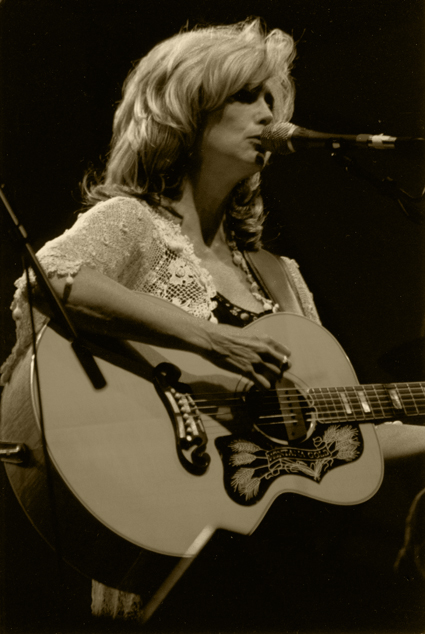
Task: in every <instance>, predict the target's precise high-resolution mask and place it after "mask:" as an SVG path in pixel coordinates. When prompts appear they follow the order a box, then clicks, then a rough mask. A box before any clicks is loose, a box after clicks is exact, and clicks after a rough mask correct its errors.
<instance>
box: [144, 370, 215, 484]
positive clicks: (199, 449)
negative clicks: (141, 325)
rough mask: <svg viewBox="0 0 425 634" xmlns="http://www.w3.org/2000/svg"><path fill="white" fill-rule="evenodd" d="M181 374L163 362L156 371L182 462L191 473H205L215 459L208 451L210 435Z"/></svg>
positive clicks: (155, 377) (156, 382)
mask: <svg viewBox="0 0 425 634" xmlns="http://www.w3.org/2000/svg"><path fill="white" fill-rule="evenodd" d="M180 376H181V372H180V370H179V368H178V367H177V366H175V365H173V364H172V363H160V364H159V365H158V366H157V367H156V368H155V371H154V384H155V387H156V390H157V392H158V394H159V396H160V397H161V400H162V402H163V403H164V405H165V406H166V408H167V411H168V414H169V416H170V419H171V422H172V424H173V428H174V434H175V438H176V447H177V454H178V456H179V459H180V462H181V463H182V465H183V467H184V468H185V469H187V471H189V473H192V474H193V475H203V474H204V473H205V472H206V470H207V469H208V466H209V464H210V462H211V458H210V456H209V455H208V454H207V453H205V450H206V448H207V442H208V438H207V435H206V433H205V429H204V426H203V424H202V421H201V417H200V414H199V411H198V408H197V406H196V403H195V402H194V400H193V398H192V395H191V393H190V387H189V386H188V385H186V384H185V383H180V382H179V378H180Z"/></svg>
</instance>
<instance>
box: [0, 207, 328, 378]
mask: <svg viewBox="0 0 425 634" xmlns="http://www.w3.org/2000/svg"><path fill="white" fill-rule="evenodd" d="M37 257H38V259H39V261H40V263H41V265H42V266H43V268H44V269H45V271H46V272H47V275H48V276H50V277H52V276H53V275H58V276H60V277H61V276H62V277H66V278H69V279H68V282H69V283H72V279H73V277H75V275H76V274H77V273H78V271H79V270H80V268H81V267H82V266H89V267H92V268H95V269H97V270H98V271H100V272H101V273H103V274H105V275H107V276H108V277H110V278H112V279H114V280H115V281H117V282H119V283H121V284H123V285H124V286H126V287H127V288H129V289H131V290H133V291H136V292H137V291H138V292H144V293H150V294H152V295H155V296H157V297H160V298H163V299H166V300H168V301H170V302H172V303H173V304H175V305H177V306H179V307H180V308H182V309H184V310H186V311H187V312H188V313H190V314H191V315H194V316H195V317H199V318H201V319H212V320H214V317H213V316H212V310H213V309H214V308H215V302H214V296H215V295H216V289H215V287H214V283H213V280H212V278H211V276H210V274H209V273H208V271H207V270H206V269H205V268H203V267H202V266H201V262H200V260H199V259H198V258H197V257H196V256H195V254H194V250H193V246H192V244H191V242H190V241H189V239H188V238H187V237H186V236H184V235H183V234H182V232H181V230H180V225H179V222H178V219H177V218H175V217H174V216H173V215H172V214H171V213H170V212H168V211H166V210H165V209H163V208H162V207H160V208H158V209H155V208H152V207H150V206H149V205H148V204H147V203H146V202H142V201H140V200H137V199H135V198H129V197H124V196H120V197H116V198H112V199H110V200H107V201H105V202H101V203H98V204H97V205H95V206H94V207H92V208H91V209H90V210H89V211H87V212H85V213H83V214H80V215H79V217H78V220H77V221H76V223H75V224H74V226H73V227H72V228H71V229H69V230H67V231H65V233H64V234H62V235H61V236H59V237H58V238H55V239H54V240H52V241H50V242H47V243H46V244H45V245H44V247H43V248H42V249H41V250H40V251H39V252H38V254H37ZM285 261H286V264H287V266H288V270H289V272H290V274H291V275H292V277H293V280H294V283H295V285H296V287H297V289H298V291H299V296H300V300H301V303H302V308H303V311H304V314H305V315H306V316H308V317H310V318H312V319H314V320H316V321H318V317H317V312H316V310H315V307H314V303H313V299H312V296H311V294H310V292H309V291H308V288H307V286H306V284H305V282H304V280H303V278H302V277H301V274H300V273H299V270H298V267H297V265H296V263H295V262H294V261H293V260H289V259H288V258H285ZM15 285H16V287H17V290H16V292H15V296H14V299H13V303H12V306H11V309H12V314H13V318H14V320H15V322H16V335H17V338H16V344H15V347H14V348H13V350H12V353H11V355H10V356H9V358H8V359H7V360H6V362H5V363H4V364H3V366H2V368H1V372H2V379H1V380H2V383H6V382H7V381H8V380H9V379H10V376H11V374H12V371H13V369H14V368H15V366H16V364H17V362H18V360H19V359H20V358H21V357H22V355H23V354H24V353H25V352H26V350H27V349H28V347H29V346H30V343H31V328H30V319H29V310H28V303H27V300H26V281H25V277H24V276H22V277H21V278H19V279H18V280H17V281H16V282H15ZM45 320H46V318H45V317H44V316H43V315H42V314H41V313H39V312H38V311H36V315H35V321H36V328H37V330H39V329H40V328H41V327H42V325H43V323H44V322H45Z"/></svg>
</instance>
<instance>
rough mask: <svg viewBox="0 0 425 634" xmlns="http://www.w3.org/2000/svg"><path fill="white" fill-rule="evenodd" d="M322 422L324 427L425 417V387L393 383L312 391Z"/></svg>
mask: <svg viewBox="0 0 425 634" xmlns="http://www.w3.org/2000/svg"><path fill="white" fill-rule="evenodd" d="M309 394H310V395H311V396H312V397H313V405H314V407H315V408H316V411H317V414H318V418H319V420H320V421H321V422H323V423H338V422H339V421H341V422H344V421H349V420H353V421H354V420H355V421H359V422H361V421H367V420H385V419H391V418H394V417H395V416H400V415H401V414H405V415H406V416H415V415H419V414H425V383H423V382H417V383H390V384H388V385H384V384H370V385H349V386H346V387H321V388H312V389H311V390H309Z"/></svg>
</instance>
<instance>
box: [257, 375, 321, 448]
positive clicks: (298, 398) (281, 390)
mask: <svg viewBox="0 0 425 634" xmlns="http://www.w3.org/2000/svg"><path fill="white" fill-rule="evenodd" d="M249 401H251V402H248V404H249V406H253V407H254V408H255V410H256V414H257V416H256V418H257V423H256V424H255V425H254V428H255V429H256V430H257V431H259V432H260V433H262V434H263V435H264V436H266V437H267V438H269V439H270V440H272V441H274V442H277V443H280V444H285V445H287V444H290V443H291V441H295V440H297V441H300V440H301V441H302V440H304V439H306V438H309V437H310V436H311V434H312V433H313V431H314V429H315V426H316V425H315V423H316V416H315V409H314V407H312V406H311V405H310V404H309V402H308V401H307V399H306V397H305V396H304V394H303V393H302V392H301V391H300V390H299V389H298V388H297V387H296V386H295V385H294V384H293V383H292V381H289V380H287V379H282V380H281V381H280V382H279V384H277V385H276V388H275V389H273V390H269V391H268V392H266V393H260V392H255V393H254V392H251V393H250V396H249Z"/></svg>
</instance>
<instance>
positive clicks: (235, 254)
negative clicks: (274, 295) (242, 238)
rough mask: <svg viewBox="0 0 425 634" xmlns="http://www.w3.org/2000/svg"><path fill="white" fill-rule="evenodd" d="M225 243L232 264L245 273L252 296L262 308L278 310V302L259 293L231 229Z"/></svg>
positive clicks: (276, 311) (274, 311) (258, 288)
mask: <svg viewBox="0 0 425 634" xmlns="http://www.w3.org/2000/svg"><path fill="white" fill-rule="evenodd" d="M227 244H228V245H229V247H230V251H231V253H232V260H233V264H235V265H236V266H239V268H241V269H242V271H243V272H244V273H245V276H246V279H247V281H248V283H249V288H250V290H251V293H252V296H253V297H255V299H256V300H257V301H258V302H260V303H261V304H262V305H263V308H264V310H271V311H272V312H273V313H278V312H279V310H280V308H279V304H275V303H274V302H273V301H272V300H271V299H268V298H267V297H264V295H263V293H261V289H260V287H259V285H258V284H257V282H256V281H255V279H254V277H253V275H252V273H251V271H250V270H249V268H248V264H247V263H246V260H245V258H244V256H243V254H242V253H241V252H240V251H239V249H238V247H237V245H236V240H235V234H234V232H233V231H232V232H231V234H230V240H227Z"/></svg>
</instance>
